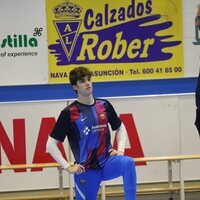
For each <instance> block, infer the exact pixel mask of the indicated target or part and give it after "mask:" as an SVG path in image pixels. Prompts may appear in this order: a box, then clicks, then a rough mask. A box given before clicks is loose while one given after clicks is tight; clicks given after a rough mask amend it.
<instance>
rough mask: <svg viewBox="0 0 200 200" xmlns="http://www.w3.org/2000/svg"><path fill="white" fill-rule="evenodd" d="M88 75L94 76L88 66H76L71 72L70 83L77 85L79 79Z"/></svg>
mask: <svg viewBox="0 0 200 200" xmlns="http://www.w3.org/2000/svg"><path fill="white" fill-rule="evenodd" d="M86 76H88V77H91V76H92V72H91V71H90V70H89V69H88V68H87V67H76V68H74V69H73V70H72V71H70V73H69V81H70V84H71V85H76V83H77V81H78V80H80V79H81V78H83V77H86Z"/></svg>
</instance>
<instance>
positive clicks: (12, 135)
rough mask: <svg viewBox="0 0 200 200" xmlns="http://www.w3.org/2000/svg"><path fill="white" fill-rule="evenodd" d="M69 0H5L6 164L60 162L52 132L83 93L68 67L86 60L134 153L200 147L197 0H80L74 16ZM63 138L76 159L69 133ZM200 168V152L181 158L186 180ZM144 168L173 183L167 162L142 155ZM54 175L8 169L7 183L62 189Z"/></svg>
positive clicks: (6, 186)
mask: <svg viewBox="0 0 200 200" xmlns="http://www.w3.org/2000/svg"><path fill="white" fill-rule="evenodd" d="M69 2H70V1H68V3H69ZM64 3H65V1H62V0H56V1H55V0H47V1H44V0H42V1H41V0H34V1H33V0H17V1H12V0H1V2H0V15H1V19H2V20H1V21H0V27H1V31H0V44H1V46H0V69H1V72H0V164H1V165H7V164H25V163H27V164H30V163H41V162H53V160H52V158H51V157H50V156H49V155H48V154H47V153H46V152H45V143H46V139H47V137H48V134H49V133H50V131H51V129H52V127H53V125H54V124H55V120H56V118H57V117H58V115H59V113H60V111H61V110H62V109H63V108H64V107H65V106H66V105H67V104H69V103H70V102H72V101H73V99H75V98H76V94H75V93H74V92H73V91H72V89H71V87H70V85H69V83H68V73H69V71H70V69H72V68H74V67H75V66H79V65H84V66H88V67H89V68H90V69H91V70H92V71H93V74H94V76H93V80H94V95H95V96H96V97H105V98H107V99H108V100H109V101H110V102H111V103H112V104H113V105H114V107H115V109H116V111H117V113H118V114H119V116H120V118H121V119H122V121H123V122H124V124H125V126H126V128H127V137H128V140H127V143H126V152H125V153H126V154H127V155H130V156H132V157H144V156H145V157H148V156H170V155H179V154H199V152H200V145H199V142H200V141H199V135H198V132H197V130H196V128H195V126H194V121H195V110H196V106H195V96H194V93H195V88H196V82H197V76H198V72H199V67H200V66H199V58H200V53H199V48H200V46H199V45H200V37H199V32H200V31H199V29H198V26H197V25H196V21H195V20H196V19H197V18H196V17H197V14H198V7H197V6H198V4H200V1H199V0H190V1H189V0H163V1H162V3H161V2H160V1H159V0H141V1H137V0H126V1H123V3H121V1H115V2H113V1H105V2H104V1H101V4H100V3H98V2H95V3H94V2H92V1H88V2H87V3H85V1H81V0H79V1H73V3H74V4H76V6H77V7H76V11H77V12H75V13H74V14H73V15H76V16H70V17H71V18H67V16H66V15H65V14H66V13H65V12H64V14H63V13H61V11H62V10H59V8H60V7H59V6H60V5H63V4H64ZM70 3H72V1H71V2H70ZM80 7H81V10H80ZM114 13H115V14H114ZM68 14H71V13H68ZM63 27H64V28H65V29H63ZM129 27H132V28H129ZM65 31H67V33H68V34H66V35H67V36H66V35H65V34H63V32H65ZM59 49H62V50H59ZM112 140H113V141H114V133H113V134H112ZM63 147H64V149H65V152H64V154H65V155H66V157H67V158H70V157H71V154H70V151H69V147H68V144H67V141H65V142H64V143H63ZM72 159H73V158H72ZM174 167H175V170H174V173H173V176H174V179H178V175H179V174H178V164H176V163H174ZM199 168H200V161H199V160H194V161H184V162H183V172H184V179H185V180H199V179H200V175H199ZM137 176H138V183H149V182H166V181H167V179H168V175H167V163H165V162H163V163H161V162H160V163H145V162H144V163H140V164H138V165H137ZM41 177H42V178H41ZM64 178H65V179H64V180H65V182H64V185H65V186H66V187H68V186H69V182H68V178H69V177H68V174H67V173H64ZM16 180H17V182H16ZM38 180H39V181H38ZM57 180H58V173H57V170H56V169H35V170H34V169H30V170H21V171H1V172H0V192H1V191H18V190H32V189H47V188H56V187H58V181H57ZM121 183H122V180H121V179H115V180H112V181H110V182H108V183H107V184H121Z"/></svg>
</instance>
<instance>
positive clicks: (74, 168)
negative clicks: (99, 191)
mask: <svg viewBox="0 0 200 200" xmlns="http://www.w3.org/2000/svg"><path fill="white" fill-rule="evenodd" d="M66 170H67V171H68V172H69V173H70V174H81V173H83V172H85V167H83V166H82V165H80V164H75V165H70V166H69V167H67V168H66Z"/></svg>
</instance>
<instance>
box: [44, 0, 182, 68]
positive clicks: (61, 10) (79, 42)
mask: <svg viewBox="0 0 200 200" xmlns="http://www.w3.org/2000/svg"><path fill="white" fill-rule="evenodd" d="M47 4H48V1H47ZM84 6H85V5H84ZM113 6H114V5H110V4H108V3H105V4H103V3H102V5H101V9H100V8H99V9H96V10H94V9H92V8H88V7H86V8H85V9H82V8H81V6H80V5H76V4H74V3H70V2H69V1H67V2H65V3H62V4H60V5H57V6H55V7H54V8H53V14H54V18H55V20H53V22H51V23H52V24H53V26H54V27H55V29H56V32H57V34H58V36H59V39H56V38H54V39H55V41H56V43H53V39H52V40H51V44H50V45H49V50H50V54H51V55H54V56H55V57H56V59H57V63H56V64H57V65H58V66H59V65H62V66H63V65H70V64H83V63H84V64H86V63H88V64H89V63H91V64H93V63H132V62H144V61H145V62H152V61H157V59H158V58H159V60H169V59H170V58H171V57H172V56H173V54H172V53H170V54H169V53H166V52H165V51H163V49H164V48H166V47H174V46H177V45H179V44H180V43H181V41H177V40H176V41H173V40H171V41H170V40H169V39H168V40H164V39H163V38H165V37H166V38H171V37H172V36H173V35H171V36H169V35H167V36H165V35H160V34H159V32H161V31H163V30H167V29H168V28H170V27H172V25H173V23H172V22H168V21H164V22H162V23H161V22H160V21H161V20H162V16H161V14H153V1H152V0H146V1H145V0H143V1H142V2H140V1H136V0H130V2H128V4H124V6H118V7H113ZM49 10H50V9H49ZM51 10H52V9H51ZM83 11H84V12H83ZM49 12H52V11H49ZM51 14H52V13H51ZM79 18H80V19H79ZM51 26H52V25H51ZM48 32H49V36H51V35H52V31H51V29H50V28H49V30H48ZM55 41H54V42H55ZM155 55H156V56H155Z"/></svg>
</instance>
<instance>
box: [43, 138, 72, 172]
mask: <svg viewBox="0 0 200 200" xmlns="http://www.w3.org/2000/svg"><path fill="white" fill-rule="evenodd" d="M58 142H59V141H58V140H56V139H54V138H53V137H51V136H49V138H48V140H47V144H46V151H47V152H48V153H50V154H51V156H52V157H53V158H54V160H55V161H56V162H57V163H58V164H59V165H60V166H61V167H62V168H63V169H67V167H69V166H70V164H69V163H68V162H67V161H66V160H65V159H64V158H63V156H62V154H61V152H60V150H59V149H58V146H57V144H58Z"/></svg>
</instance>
